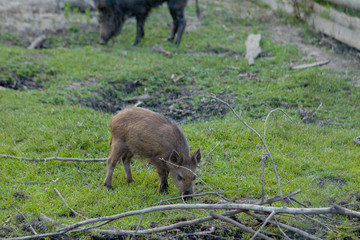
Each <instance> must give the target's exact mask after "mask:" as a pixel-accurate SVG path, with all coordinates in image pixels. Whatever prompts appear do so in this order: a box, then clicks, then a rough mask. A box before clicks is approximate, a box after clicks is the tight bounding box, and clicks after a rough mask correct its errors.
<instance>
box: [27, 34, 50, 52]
mask: <svg viewBox="0 0 360 240" xmlns="http://www.w3.org/2000/svg"><path fill="white" fill-rule="evenodd" d="M45 40H46V36H45V35H40V36H39V37H37V38H35V40H34V41H33V42H32V43H31V44H30V46H28V49H35V48H40V47H41V45H42V44H43V43H44V41H45Z"/></svg>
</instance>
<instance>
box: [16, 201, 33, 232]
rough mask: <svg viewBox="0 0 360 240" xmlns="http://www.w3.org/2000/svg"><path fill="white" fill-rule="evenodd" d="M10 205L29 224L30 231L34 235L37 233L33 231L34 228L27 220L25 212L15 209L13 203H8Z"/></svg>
mask: <svg viewBox="0 0 360 240" xmlns="http://www.w3.org/2000/svg"><path fill="white" fill-rule="evenodd" d="M10 206H11V207H12V208H14V209H15V210H16V211H17V212H18V213H19V214H20V215H21V216H22V217H23V218H24V219H25V221H26V222H27V223H28V224H29V226H30V229H31V231H32V232H33V233H34V235H37V232H36V231H35V229H34V228H33V226H32V225H31V223H30V222H29V220H28V219H27V217H26V216H25V214H23V213H22V212H20V211H19V209H17V208H16V207H14V206H13V205H11V204H10Z"/></svg>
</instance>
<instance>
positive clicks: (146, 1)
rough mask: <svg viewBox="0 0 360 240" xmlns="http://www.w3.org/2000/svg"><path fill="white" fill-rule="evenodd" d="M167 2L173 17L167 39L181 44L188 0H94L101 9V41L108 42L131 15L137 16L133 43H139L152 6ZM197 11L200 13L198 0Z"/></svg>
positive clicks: (102, 42)
mask: <svg viewBox="0 0 360 240" xmlns="http://www.w3.org/2000/svg"><path fill="white" fill-rule="evenodd" d="M164 2H167V5H168V8H169V11H170V14H171V16H172V19H173V26H172V29H171V34H170V36H169V37H168V38H167V39H166V40H168V41H172V40H173V39H174V38H175V35H176V39H175V41H174V43H175V44H179V43H180V41H181V37H182V35H183V33H184V30H185V26H186V19H185V16H184V8H185V6H186V2H187V0H94V3H95V7H96V9H97V10H98V11H99V23H100V39H101V40H100V43H101V44H106V43H107V42H108V41H109V39H110V38H112V37H114V36H116V35H117V34H118V33H120V31H121V29H122V26H123V24H124V22H125V20H126V19H127V18H129V17H135V18H136V38H135V41H134V42H133V43H132V44H133V45H137V44H138V43H139V42H140V41H141V38H143V37H144V23H145V20H146V17H147V16H148V14H149V12H150V10H151V8H153V7H156V6H159V5H161V4H162V3H164ZM196 12H197V14H199V13H200V12H199V8H198V3H197V0H196Z"/></svg>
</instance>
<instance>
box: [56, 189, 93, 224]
mask: <svg viewBox="0 0 360 240" xmlns="http://www.w3.org/2000/svg"><path fill="white" fill-rule="evenodd" d="M54 190H55V192H56V193H57V194H58V195H59V197H60V198H61V200H62V201H63V202H64V203H65V205H66V206H67V207H68V208H69V209H70V210H71V212H73V213H74V214H75V215H78V216H79V217H82V218H84V219H88V218H87V217H85V216H83V215H81V214H80V213H78V212H76V211H75V210H74V209H72V208H71V207H70V206H69V204H67V202H66V201H65V199H64V198H63V196H62V195H61V193H60V192H59V190H57V189H56V188H54Z"/></svg>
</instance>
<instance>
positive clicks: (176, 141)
mask: <svg viewBox="0 0 360 240" xmlns="http://www.w3.org/2000/svg"><path fill="white" fill-rule="evenodd" d="M110 127H111V140H110V145H111V153H110V156H109V158H108V160H107V171H106V178H105V180H104V185H105V186H106V187H108V188H110V189H111V188H112V183H111V182H112V175H113V171H114V168H115V166H116V163H117V162H118V161H119V160H120V159H121V160H122V162H123V165H124V170H125V174H126V179H127V182H128V183H131V182H133V181H134V179H133V177H132V175H131V169H130V163H131V158H132V157H133V156H134V155H138V156H140V157H142V158H148V159H149V160H150V163H151V164H152V165H154V166H155V167H156V169H157V172H158V174H159V179H160V185H159V190H160V192H166V193H167V192H168V182H167V178H168V175H169V172H170V173H171V175H172V178H173V179H174V182H175V185H176V187H177V188H178V190H179V193H180V195H189V194H193V193H194V183H195V175H194V174H193V173H195V171H196V167H197V165H198V163H199V162H200V160H201V153H200V149H197V150H196V151H195V152H194V153H193V154H192V155H191V156H190V147H189V145H188V142H187V140H186V137H185V135H184V133H183V132H182V131H181V130H180V128H178V127H177V126H176V125H175V124H174V123H173V122H171V121H170V120H168V119H166V118H165V117H164V116H162V115H160V114H157V113H154V112H152V111H150V110H147V109H144V108H139V107H128V108H125V109H124V110H122V111H120V112H119V113H118V114H116V115H115V116H114V117H113V118H112V120H111V124H110ZM161 159H164V160H165V161H163V160H161ZM166 161H168V162H166ZM174 164H176V165H174ZM187 169H190V170H191V171H189V170H187Z"/></svg>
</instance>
